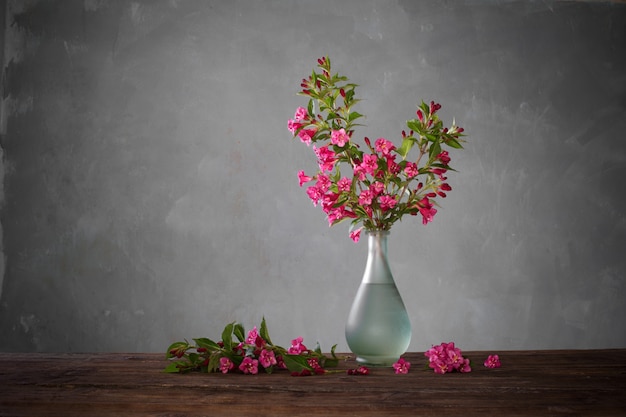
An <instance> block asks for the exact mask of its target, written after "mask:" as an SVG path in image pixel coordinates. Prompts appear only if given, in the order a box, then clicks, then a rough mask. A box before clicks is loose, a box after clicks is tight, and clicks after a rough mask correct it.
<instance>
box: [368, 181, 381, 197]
mask: <svg viewBox="0 0 626 417" xmlns="http://www.w3.org/2000/svg"><path fill="white" fill-rule="evenodd" d="M370 191H371V192H372V195H373V196H374V197H378V196H379V195H380V194H382V192H383V191H385V184H383V183H382V182H380V181H376V182H375V183H373V184H372V185H370Z"/></svg>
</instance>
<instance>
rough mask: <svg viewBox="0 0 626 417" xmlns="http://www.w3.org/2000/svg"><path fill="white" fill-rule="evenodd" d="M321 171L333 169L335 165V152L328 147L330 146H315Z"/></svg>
mask: <svg viewBox="0 0 626 417" xmlns="http://www.w3.org/2000/svg"><path fill="white" fill-rule="evenodd" d="M313 150H314V151H315V154H316V155H317V160H318V163H319V167H320V170H321V171H332V170H333V167H334V166H335V161H336V158H335V152H333V151H332V150H331V149H328V146H322V147H321V148H316V147H313Z"/></svg>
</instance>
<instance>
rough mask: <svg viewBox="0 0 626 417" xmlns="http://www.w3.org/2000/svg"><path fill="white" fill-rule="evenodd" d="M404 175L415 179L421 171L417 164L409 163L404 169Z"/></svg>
mask: <svg viewBox="0 0 626 417" xmlns="http://www.w3.org/2000/svg"><path fill="white" fill-rule="evenodd" d="M404 173H405V175H406V176H407V177H408V178H413V177H415V176H417V174H419V170H418V168H417V164H416V163H415V162H407V164H406V166H405V167H404Z"/></svg>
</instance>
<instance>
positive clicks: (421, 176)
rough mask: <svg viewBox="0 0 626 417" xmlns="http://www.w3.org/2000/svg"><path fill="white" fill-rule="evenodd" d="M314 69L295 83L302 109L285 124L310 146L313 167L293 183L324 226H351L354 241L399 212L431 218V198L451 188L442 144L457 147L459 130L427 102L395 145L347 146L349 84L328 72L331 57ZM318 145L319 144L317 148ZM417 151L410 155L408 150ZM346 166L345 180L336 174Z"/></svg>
mask: <svg viewBox="0 0 626 417" xmlns="http://www.w3.org/2000/svg"><path fill="white" fill-rule="evenodd" d="M317 66H318V68H319V70H320V72H317V71H315V70H314V71H313V73H312V74H311V76H310V77H308V78H306V79H303V80H302V84H301V87H302V91H301V92H300V93H299V94H300V95H304V96H307V97H309V101H308V106H307V107H306V108H305V107H298V109H297V110H296V112H295V115H294V118H293V119H290V120H289V122H288V127H289V130H290V131H291V133H292V134H293V136H294V137H298V138H300V140H301V141H302V142H303V143H305V144H307V145H309V146H310V145H311V144H313V145H312V147H313V151H314V152H315V155H316V157H317V162H318V166H319V170H318V172H317V173H316V174H314V175H312V176H308V175H306V174H305V173H304V171H299V172H298V177H299V181H300V186H303V184H305V183H312V185H310V186H308V187H307V189H306V193H307V195H308V196H309V198H310V199H311V201H312V202H313V204H314V205H315V206H317V205H318V204H319V205H320V206H321V208H322V210H324V212H325V213H326V215H327V217H328V223H329V225H330V226H332V225H335V224H337V223H339V222H341V221H343V220H346V219H350V220H351V221H352V224H351V227H350V237H351V238H352V239H353V240H354V241H355V242H356V241H358V240H359V237H360V234H361V230H362V229H363V228H365V229H366V230H372V231H374V230H389V229H390V228H391V226H392V225H393V224H394V223H395V222H396V221H398V220H400V219H401V218H402V216H404V215H405V214H410V215H413V216H415V215H418V214H420V215H421V216H422V222H423V224H427V223H428V222H430V221H432V220H433V217H434V216H435V214H436V213H437V210H436V209H435V205H436V201H435V199H436V198H438V197H440V198H445V197H446V193H448V192H449V191H450V190H451V189H452V187H451V186H450V185H449V184H448V182H447V177H446V173H447V172H448V171H449V170H451V168H450V155H449V154H448V151H447V150H445V149H444V147H446V146H447V147H450V148H457V149H460V148H462V145H461V142H463V140H462V139H461V137H462V136H464V134H463V128H461V127H458V126H456V124H455V123H454V122H453V123H452V125H451V126H450V127H444V126H443V122H442V121H441V120H440V119H439V116H438V114H437V112H438V111H439V110H440V109H441V105H440V104H438V103H435V102H434V101H431V102H430V104H426V103H425V102H422V103H421V104H420V105H419V106H418V110H417V112H416V116H417V117H416V118H415V119H412V120H409V121H407V123H406V125H407V127H408V129H409V131H408V133H407V132H406V131H402V138H401V139H402V140H401V142H400V144H399V146H396V145H394V143H393V142H392V141H389V140H387V139H385V138H378V139H376V140H375V141H374V143H373V144H372V142H371V141H370V139H369V138H367V137H365V138H364V144H365V148H364V149H362V148H361V146H359V145H358V144H357V143H355V142H354V141H353V135H354V128H355V127H356V126H357V124H356V121H357V120H358V119H360V118H361V117H363V115H362V114H360V113H358V112H356V111H353V110H352V106H353V105H355V104H356V103H357V102H358V101H359V100H358V99H356V98H355V88H356V87H357V85H356V84H352V83H350V82H348V79H347V78H346V77H344V76H340V75H339V74H334V75H333V74H332V73H331V67H330V59H329V58H328V57H324V58H320V59H318V65H317ZM318 143H319V144H320V145H319V146H318ZM412 149H416V151H417V152H416V154H417V155H416V157H414V158H412V159H411V158H409V152H410V151H411V150H412ZM342 168H346V170H345V171H346V172H347V175H344V174H342Z"/></svg>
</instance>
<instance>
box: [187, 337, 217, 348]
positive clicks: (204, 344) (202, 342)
mask: <svg viewBox="0 0 626 417" xmlns="http://www.w3.org/2000/svg"><path fill="white" fill-rule="evenodd" d="M193 341H194V342H196V345H197V346H198V347H201V348H206V349H209V350H215V349H219V348H220V345H218V344H217V343H215V342H214V341H212V340H211V339H207V338H206V337H201V338H199V339H193Z"/></svg>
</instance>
